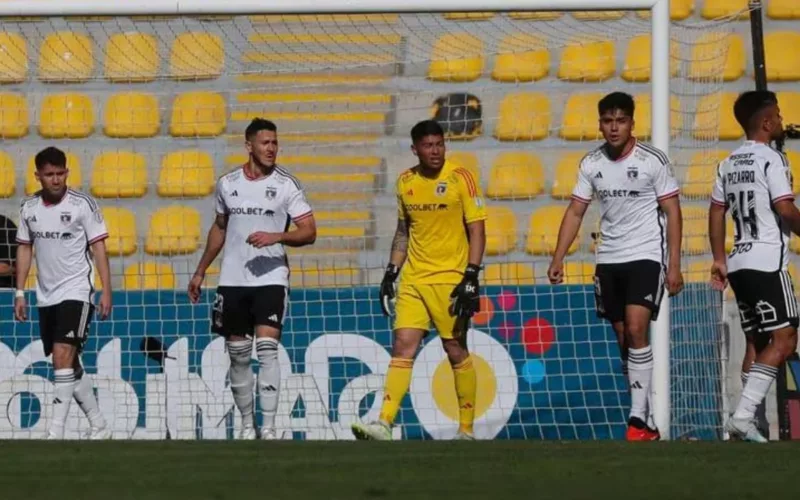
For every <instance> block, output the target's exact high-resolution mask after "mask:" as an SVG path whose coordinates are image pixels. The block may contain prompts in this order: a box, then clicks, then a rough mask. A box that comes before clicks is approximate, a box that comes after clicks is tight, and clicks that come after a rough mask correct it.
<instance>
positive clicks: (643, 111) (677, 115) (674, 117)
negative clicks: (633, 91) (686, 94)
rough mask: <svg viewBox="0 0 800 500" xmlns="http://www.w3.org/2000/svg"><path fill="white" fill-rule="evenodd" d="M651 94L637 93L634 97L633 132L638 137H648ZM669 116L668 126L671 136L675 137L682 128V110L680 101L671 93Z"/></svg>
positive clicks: (649, 131)
mask: <svg viewBox="0 0 800 500" xmlns="http://www.w3.org/2000/svg"><path fill="white" fill-rule="evenodd" d="M651 99H652V96H651V95H650V94H649V93H647V94H639V95H637V96H636V97H635V100H636V111H635V121H636V123H635V127H634V129H633V133H634V135H635V136H636V137H638V138H639V139H645V140H647V139H650V134H651V131H652V130H651V127H652V122H651V120H652V108H653V106H652V105H651ZM669 103H670V104H669V109H670V118H669V126H670V130H671V131H672V134H671V135H672V137H677V136H678V134H680V133H681V130H683V112H682V110H681V101H680V99H678V96H676V95H674V94H673V95H672V96H670V99H669Z"/></svg>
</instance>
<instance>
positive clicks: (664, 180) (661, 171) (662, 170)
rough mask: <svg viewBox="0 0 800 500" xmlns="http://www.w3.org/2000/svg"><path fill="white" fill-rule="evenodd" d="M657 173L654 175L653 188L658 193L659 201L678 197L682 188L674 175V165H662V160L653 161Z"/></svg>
mask: <svg viewBox="0 0 800 500" xmlns="http://www.w3.org/2000/svg"><path fill="white" fill-rule="evenodd" d="M653 165H654V166H655V172H654V174H653V188H654V189H655V191H656V199H657V200H658V201H662V200H666V199H667V198H672V197H673V196H678V194H679V193H680V191H681V190H680V188H679V187H678V181H676V180H675V175H674V174H673V173H672V163H670V162H668V163H661V160H653Z"/></svg>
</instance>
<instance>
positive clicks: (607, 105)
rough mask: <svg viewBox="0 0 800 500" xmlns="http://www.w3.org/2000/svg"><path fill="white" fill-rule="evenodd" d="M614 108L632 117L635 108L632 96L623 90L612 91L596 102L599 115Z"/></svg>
mask: <svg viewBox="0 0 800 500" xmlns="http://www.w3.org/2000/svg"><path fill="white" fill-rule="evenodd" d="M615 109H618V110H620V111H622V112H623V113H625V114H626V115H628V116H630V117H631V118H633V112H634V111H635V110H636V104H635V103H634V102H633V97H632V96H631V95H630V94H626V93H625V92H612V93H610V94H608V95H607V96H605V97H603V98H602V99H600V101H599V102H598V103H597V113H598V114H599V115H601V116H602V115H604V114H606V113H607V112H609V111H614V110H615Z"/></svg>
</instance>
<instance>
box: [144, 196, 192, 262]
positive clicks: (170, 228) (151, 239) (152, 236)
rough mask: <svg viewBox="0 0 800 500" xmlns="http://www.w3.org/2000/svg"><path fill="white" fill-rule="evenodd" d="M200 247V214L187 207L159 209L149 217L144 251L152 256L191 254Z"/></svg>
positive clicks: (176, 206) (178, 206)
mask: <svg viewBox="0 0 800 500" xmlns="http://www.w3.org/2000/svg"><path fill="white" fill-rule="evenodd" d="M199 247H200V213H198V211H197V210H195V209H194V208H192V207H188V206H180V205H175V206H170V207H163V208H159V209H158V210H156V211H155V212H153V215H152V216H151V217H150V227H149V228H148V230H147V239H146V240H145V242H144V251H145V252H147V253H149V254H152V255H181V254H189V253H193V252H194V251H196V250H197V249H198V248H199Z"/></svg>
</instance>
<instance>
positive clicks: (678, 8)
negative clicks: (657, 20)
mask: <svg viewBox="0 0 800 500" xmlns="http://www.w3.org/2000/svg"><path fill="white" fill-rule="evenodd" d="M669 11H670V12H669V17H670V19H672V20H673V21H683V20H684V19H686V18H687V17H689V16H691V15H692V14H693V13H694V0H670V3H669ZM636 13H637V14H638V15H639V17H642V18H644V19H650V11H649V10H640V11H637V12H636Z"/></svg>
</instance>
